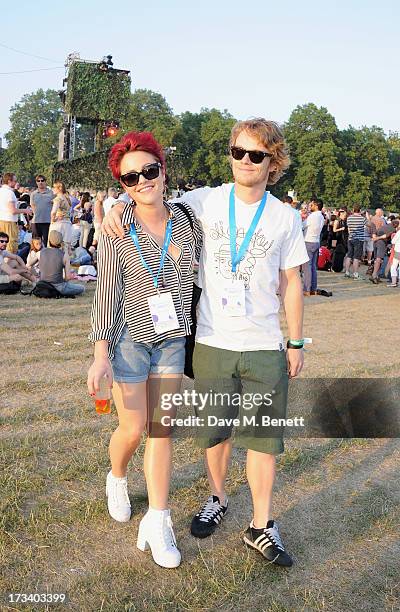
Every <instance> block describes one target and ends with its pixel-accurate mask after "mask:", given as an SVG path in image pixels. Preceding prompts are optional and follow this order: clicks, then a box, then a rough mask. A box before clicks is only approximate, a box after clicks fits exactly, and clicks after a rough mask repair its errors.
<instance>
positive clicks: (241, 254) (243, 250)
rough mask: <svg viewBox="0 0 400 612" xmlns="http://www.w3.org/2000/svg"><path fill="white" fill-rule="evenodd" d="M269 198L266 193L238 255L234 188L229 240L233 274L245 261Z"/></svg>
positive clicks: (230, 200) (230, 211)
mask: <svg viewBox="0 0 400 612" xmlns="http://www.w3.org/2000/svg"><path fill="white" fill-rule="evenodd" d="M267 197H268V191H266V192H265V193H264V195H263V198H262V200H261V202H260V204H259V206H258V208H257V210H256V212H255V214H254V217H253V220H252V222H251V225H250V227H249V229H248V230H247V232H246V235H245V237H244V239H243V242H242V244H241V245H240V248H239V251H238V252H237V253H236V216H235V186H234V185H233V186H232V189H231V193H230V196H229V238H230V243H231V262H232V272H233V274H236V267H237V265H238V264H239V263H240V262H241V261H242V259H244V256H245V254H246V251H247V249H248V246H249V244H250V240H251V239H252V237H253V234H254V232H255V231H256V227H257V225H258V222H259V220H260V218H261V215H262V214H263V211H264V208H265V204H266V203H267Z"/></svg>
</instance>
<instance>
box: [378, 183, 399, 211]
mask: <svg viewBox="0 0 400 612" xmlns="http://www.w3.org/2000/svg"><path fill="white" fill-rule="evenodd" d="M381 194H382V200H381V201H382V204H383V205H384V206H385V207H386V208H389V210H400V174H393V175H392V176H388V177H387V178H386V179H385V180H384V181H383V182H382V187H381Z"/></svg>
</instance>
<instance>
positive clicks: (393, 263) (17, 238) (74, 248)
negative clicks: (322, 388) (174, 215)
mask: <svg viewBox="0 0 400 612" xmlns="http://www.w3.org/2000/svg"><path fill="white" fill-rule="evenodd" d="M35 180H36V189H30V188H28V187H23V186H21V185H19V184H18V182H17V177H16V176H15V174H13V173H6V174H4V176H3V177H2V184H1V188H0V232H1V235H0V250H1V253H0V289H1V286H2V285H3V286H5V285H7V284H9V283H13V285H14V286H15V285H16V284H18V283H22V285H28V286H31V287H32V288H33V287H34V286H35V285H36V283H37V281H38V280H42V281H45V282H50V283H52V284H55V285H57V288H58V290H59V292H60V293H61V294H62V295H68V296H70V295H78V294H80V293H83V291H84V286H83V285H77V284H76V283H71V280H79V276H81V278H83V279H85V280H88V279H89V278H90V277H92V278H94V277H95V275H96V261H97V245H98V240H99V234H100V231H101V229H100V228H101V224H102V221H103V218H104V216H105V215H106V214H107V213H108V212H109V211H110V210H111V208H112V207H113V206H114V205H115V204H116V203H117V202H118V201H124V202H129V201H130V200H129V197H128V196H127V194H126V192H125V191H118V190H117V189H116V188H115V187H109V188H108V190H106V191H97V192H96V193H91V192H90V191H89V190H86V191H79V190H77V189H74V188H72V189H70V190H68V191H67V188H66V186H65V185H64V183H62V182H61V181H56V182H55V183H54V184H53V187H52V189H50V188H49V187H48V186H47V181H46V178H45V177H44V176H43V175H40V174H39V175H37V176H36V178H35ZM193 189H195V186H193V185H190V186H186V185H184V183H182V182H181V183H180V185H179V189H178V190H177V191H176V192H175V194H176V195H180V196H182V195H184V194H185V193H186V192H188V191H192V190H193ZM283 202H284V203H285V204H287V205H288V206H291V207H292V208H294V209H295V210H296V211H297V212H298V214H299V215H300V217H301V220H302V225H303V234H304V240H305V243H306V248H307V253H308V256H309V263H308V264H306V265H305V266H302V270H301V274H302V277H303V290H304V296H305V297H309V296H312V295H318V293H319V291H318V286H317V271H318V270H324V271H331V272H335V273H340V272H344V276H345V278H352V279H355V280H364V279H365V277H362V276H361V274H360V264H365V265H366V266H367V269H366V271H365V276H369V277H370V281H371V282H372V283H374V284H378V283H380V282H382V281H383V280H384V279H386V280H387V286H388V287H400V243H399V242H400V232H399V216H398V214H393V213H392V214H391V213H386V214H385V213H384V211H383V210H382V209H381V208H377V209H376V210H375V213H374V214H372V211H369V210H368V209H365V210H361V207H360V206H359V205H358V204H355V205H354V206H353V207H352V208H348V207H341V208H334V207H324V205H323V202H322V200H321V199H320V198H317V197H316V196H313V197H312V198H311V200H310V201H308V202H299V201H297V200H296V199H295V198H293V197H291V196H289V195H286V196H284V198H283ZM50 231H52V232H53V234H52V236H53V241H50V240H49V232H50ZM54 232H57V233H58V234H60V235H61V238H60V236H59V235H57V234H55V233H54ZM44 248H52V249H59V248H62V250H63V252H64V257H63V267H62V268H61V261H60V257H57V255H56V252H55V251H54V250H53V252H52V254H51V255H49V254H48V253H46V255H45V258H46V259H48V258H50V259H51V260H53V261H54V264H53V265H54V266H55V269H54V271H53V273H50V272H49V267H48V266H46V271H44V269H43V266H42V270H41V267H40V257H41V251H42V249H44ZM16 257H18V258H16ZM71 264H72V269H71ZM82 265H90V266H93V268H90V270H89V272H90V274H87V272H85V271H83V273H82V274H80V275H79V274H78V273H77V271H76V268H79V267H80V266H82ZM55 279H56V282H55ZM61 279H62V280H61ZM28 288H29V287H28ZM15 289H16V287H15Z"/></svg>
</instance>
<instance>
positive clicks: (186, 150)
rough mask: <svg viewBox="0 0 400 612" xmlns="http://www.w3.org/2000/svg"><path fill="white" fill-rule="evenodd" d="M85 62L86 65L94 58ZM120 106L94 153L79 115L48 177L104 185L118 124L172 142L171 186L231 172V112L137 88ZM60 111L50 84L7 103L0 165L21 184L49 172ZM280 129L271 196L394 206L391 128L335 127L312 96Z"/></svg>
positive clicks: (396, 171)
mask: <svg viewBox="0 0 400 612" xmlns="http://www.w3.org/2000/svg"><path fill="white" fill-rule="evenodd" d="M85 66H89V68H90V69H91V70H93V66H94V65H93V64H92V65H90V64H89V65H85ZM96 74H97V73H96ZM104 74H106V73H100V76H104ZM107 74H108V73H107ZM72 76H73V71H72ZM71 78H72V77H71ZM89 90H90V91H89V92H87V91H86V90H85V91H86V93H85V95H83V96H82V97H83V98H84V97H85V96H89V97H90V96H91V95H92V93H93V92H95V94H96V99H97V100H99V99H100V98H101V95H99V90H98V89H96V87H93V86H91V87H90V88H89ZM103 102H104V100H102V101H101V104H102V103H103ZM110 108H111V107H110V106H109V107H108V110H107V114H106V118H108V119H112V118H115V117H111V116H110V115H111V114H112V113H111V110H110ZM124 111H125V116H124V118H121V131H120V133H119V134H118V135H117V136H116V137H114V138H112V139H108V140H106V141H104V142H103V146H105V147H106V149H105V150H103V151H101V152H99V153H97V154H94V155H93V154H92V155H86V154H87V153H88V152H90V150H91V147H92V144H93V140H94V132H93V126H91V125H87V124H86V125H85V121H84V122H83V123H82V124H81V125H79V126H78V130H77V141H76V150H77V151H78V154H79V155H80V157H79V158H77V159H75V160H73V161H71V162H61V163H57V164H56V166H55V173H54V175H55V177H57V178H60V179H62V180H63V181H64V182H65V183H66V184H67V185H69V186H77V187H82V188H90V189H97V188H105V187H108V186H110V185H111V184H113V180H112V177H111V173H110V171H109V170H108V168H107V153H108V149H109V148H110V146H112V144H113V143H114V142H116V141H117V140H119V139H120V138H121V135H122V134H123V133H124V132H127V131H131V130H137V131H150V132H152V133H153V134H154V135H155V137H156V138H157V140H158V141H159V142H160V143H161V144H162V145H163V146H164V147H171V146H172V147H176V150H175V151H173V152H171V153H170V154H169V155H168V156H167V172H168V175H169V177H170V186H171V188H174V187H175V186H176V183H177V181H178V179H181V180H183V181H185V182H187V183H191V184H202V183H203V184H208V185H211V186H213V185H217V184H219V183H221V182H223V181H229V180H231V170H230V167H229V159H228V156H227V148H228V141H229V135H230V130H231V127H232V125H233V124H234V122H235V119H234V118H233V117H232V116H231V115H230V114H229V113H228V112H227V111H226V110H225V111H223V112H222V111H219V110H216V109H206V108H203V109H201V111H200V112H199V113H191V112H185V113H182V114H181V115H174V113H173V111H172V109H171V107H170V106H169V105H168V103H167V101H166V100H165V98H164V97H163V96H162V95H161V94H159V93H156V92H153V91H150V90H147V89H138V90H136V91H135V93H133V94H129V95H128V98H127V102H126V105H125V109H124ZM61 117H62V113H61V103H60V101H59V98H58V95H57V93H56V92H55V91H53V90H48V91H43V90H41V89H40V90H38V91H37V92H35V93H32V94H27V95H26V96H24V97H23V98H22V100H21V101H20V102H19V103H18V104H16V105H14V106H13V108H12V109H11V116H10V120H11V129H10V131H9V133H8V134H7V135H6V138H7V141H8V143H9V148H8V149H7V151H6V152H5V153H4V154H3V160H2V159H1V158H0V165H1V167H2V170H3V171H7V170H13V171H15V172H16V174H17V176H18V178H19V180H20V181H21V182H22V183H23V184H24V183H25V184H26V183H31V184H32V183H33V177H34V175H35V174H36V173H37V172H43V173H44V174H47V175H49V167H51V166H52V164H53V163H54V162H55V161H56V159H57V148H58V133H59V130H60V129H61V122H62V118H61ZM284 132H285V137H286V139H287V142H288V144H289V147H290V155H291V160H292V164H291V167H290V168H289V170H288V171H287V173H286V174H285V175H284V176H283V177H282V179H281V180H280V181H279V183H278V184H277V185H276V186H274V188H273V192H274V193H276V195H277V196H278V197H282V196H283V195H284V193H286V192H287V190H288V189H295V190H296V191H297V193H298V194H299V196H300V197H301V198H309V197H310V196H311V195H312V194H314V193H315V194H316V195H318V196H319V197H322V198H323V200H324V201H325V202H326V204H327V205H335V204H346V205H348V206H352V205H353V204H355V203H360V204H361V205H362V206H370V207H376V206H378V205H383V206H385V207H386V208H389V209H390V210H396V209H399V208H400V137H399V134H397V133H390V134H389V136H386V135H385V134H384V132H383V131H382V130H381V129H380V128H378V127H376V126H373V127H370V128H368V127H362V128H361V129H356V128H354V127H352V126H349V127H348V128H347V129H345V130H338V128H337V126H336V122H335V119H334V117H333V116H332V115H331V114H330V113H329V112H328V111H327V109H326V108H323V107H322V108H318V107H317V106H316V105H315V104H305V105H303V106H298V107H297V108H296V109H295V110H294V111H293V113H292V114H291V116H290V118H289V120H288V122H287V123H286V124H285V125H284Z"/></svg>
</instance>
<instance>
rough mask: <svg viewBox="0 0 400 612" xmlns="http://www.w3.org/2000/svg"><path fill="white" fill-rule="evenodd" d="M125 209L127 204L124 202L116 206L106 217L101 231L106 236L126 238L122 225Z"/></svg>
mask: <svg viewBox="0 0 400 612" xmlns="http://www.w3.org/2000/svg"><path fill="white" fill-rule="evenodd" d="M124 207H125V204H124V203H123V202H120V203H119V204H115V205H114V206H113V207H112V209H111V210H110V211H109V212H108V213H107V214H106V216H105V217H104V219H103V223H102V226H101V231H102V232H103V234H104V235H105V236H110V238H123V237H124V228H123V227H122V224H121V217H122V211H123V210H124Z"/></svg>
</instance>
